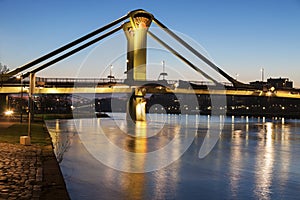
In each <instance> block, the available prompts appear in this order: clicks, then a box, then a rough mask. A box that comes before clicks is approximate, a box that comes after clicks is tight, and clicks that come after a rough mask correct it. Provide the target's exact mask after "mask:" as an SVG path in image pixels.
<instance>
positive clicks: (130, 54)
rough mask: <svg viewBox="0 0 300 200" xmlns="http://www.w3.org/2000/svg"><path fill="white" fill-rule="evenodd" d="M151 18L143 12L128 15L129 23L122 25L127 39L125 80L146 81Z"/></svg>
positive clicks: (138, 11)
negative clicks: (148, 35)
mask: <svg viewBox="0 0 300 200" xmlns="http://www.w3.org/2000/svg"><path fill="white" fill-rule="evenodd" d="M152 19H153V16H152V15H151V14H150V13H148V12H146V11H143V10H137V11H134V12H132V13H131V14H130V21H129V22H127V23H125V24H124V25H123V30H124V33H125V35H126V38H127V70H126V73H127V80H128V81H129V82H134V81H145V80H146V62H147V32H148V28H149V27H150V25H151V22H152Z"/></svg>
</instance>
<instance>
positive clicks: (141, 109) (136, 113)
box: [127, 89, 146, 122]
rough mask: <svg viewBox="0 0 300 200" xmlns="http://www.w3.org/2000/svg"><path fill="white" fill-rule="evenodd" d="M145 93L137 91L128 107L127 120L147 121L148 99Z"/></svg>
mask: <svg viewBox="0 0 300 200" xmlns="http://www.w3.org/2000/svg"><path fill="white" fill-rule="evenodd" d="M144 95H145V94H144V92H143V91H142V90H140V89H135V92H134V95H132V96H131V98H130V99H129V102H128V105H127V119H131V120H132V121H134V122H135V121H146V99H145V98H144Z"/></svg>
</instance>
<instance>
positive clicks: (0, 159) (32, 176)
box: [0, 119, 70, 200]
mask: <svg viewBox="0 0 300 200" xmlns="http://www.w3.org/2000/svg"><path fill="white" fill-rule="evenodd" d="M26 134H27V124H26V123H22V124H21V123H20V122H18V121H16V120H13V119H11V120H7V119H2V120H1V119H0V151H1V154H0V199H49V200H50V199H61V200H64V199H70V198H69V195H68V192H67V190H66V185H65V182H64V179H63V176H62V173H61V171H60V168H59V165H58V163H57V160H56V158H55V155H54V153H53V146H52V143H51V138H50V136H49V133H48V131H47V129H46V128H45V126H44V123H43V122H42V121H39V122H34V123H32V136H31V138H32V140H31V142H32V145H30V146H24V145H20V144H19V139H20V136H21V135H26Z"/></svg>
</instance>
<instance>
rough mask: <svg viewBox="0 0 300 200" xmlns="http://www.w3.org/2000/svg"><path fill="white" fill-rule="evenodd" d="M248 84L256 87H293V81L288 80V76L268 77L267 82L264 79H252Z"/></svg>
mask: <svg viewBox="0 0 300 200" xmlns="http://www.w3.org/2000/svg"><path fill="white" fill-rule="evenodd" d="M250 85H252V86H254V87H256V88H258V89H264V88H271V87H274V88H275V89H292V88H293V81H290V80H289V79H288V78H281V77H280V78H268V79H267V82H264V81H253V82H250Z"/></svg>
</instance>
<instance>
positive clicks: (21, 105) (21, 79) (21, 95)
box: [17, 74, 23, 123]
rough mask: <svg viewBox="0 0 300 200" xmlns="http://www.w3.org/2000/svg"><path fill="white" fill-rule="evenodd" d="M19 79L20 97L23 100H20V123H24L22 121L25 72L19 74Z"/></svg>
mask: <svg viewBox="0 0 300 200" xmlns="http://www.w3.org/2000/svg"><path fill="white" fill-rule="evenodd" d="M17 79H19V80H20V82H21V94H20V98H21V101H20V123H22V122H23V74H21V75H18V76H17Z"/></svg>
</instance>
